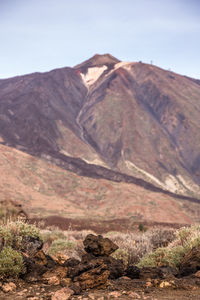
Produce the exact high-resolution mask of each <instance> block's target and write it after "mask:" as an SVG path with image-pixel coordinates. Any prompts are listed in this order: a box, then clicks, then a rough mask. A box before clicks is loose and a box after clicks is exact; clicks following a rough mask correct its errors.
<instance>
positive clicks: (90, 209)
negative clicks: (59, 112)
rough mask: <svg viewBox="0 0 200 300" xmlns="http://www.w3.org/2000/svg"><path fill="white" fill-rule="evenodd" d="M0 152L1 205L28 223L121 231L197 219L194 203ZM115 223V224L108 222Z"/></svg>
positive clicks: (5, 150) (13, 152)
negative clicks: (17, 207) (12, 205)
mask: <svg viewBox="0 0 200 300" xmlns="http://www.w3.org/2000/svg"><path fill="white" fill-rule="evenodd" d="M0 150H1V151H0V172H1V174H3V176H1V177H0V178H1V180H0V199H1V201H9V200H11V199H12V200H13V201H15V202H17V203H20V204H22V207H23V209H24V210H25V212H26V213H27V214H28V216H29V217H30V218H33V217H34V218H35V217H37V218H41V217H42V218H45V217H49V216H55V215H56V216H59V217H64V218H65V219H62V218H61V219H59V218H57V219H56V218H55V217H54V218H53V221H52V219H51V218H50V219H48V222H49V223H48V225H53V224H54V225H59V223H61V225H59V227H61V228H62V227H63V226H62V223H64V224H65V225H66V224H68V225H70V224H69V223H73V227H75V228H77V229H80V228H81V226H82V228H89V227H90V228H92V226H93V227H94V226H96V227H97V228H98V227H100V228H102V226H104V227H108V228H110V229H112V228H113V226H116V229H117V227H119V229H120V228H121V229H124V228H125V227H127V226H128V228H129V227H130V226H132V225H133V224H135V222H136V223H137V222H144V221H148V222H169V223H179V224H190V223H192V222H194V221H198V218H199V216H200V209H199V204H198V203H195V201H194V202H191V201H189V200H187V199H184V198H176V197H175V196H176V195H175V196H174V197H173V196H172V195H167V194H164V193H161V192H158V191H154V190H147V189H145V188H144V187H142V186H140V185H136V184H134V183H125V182H114V181H110V180H105V179H95V178H90V177H85V176H79V175H77V174H75V173H73V172H70V171H67V170H64V169H62V168H59V167H58V166H56V165H53V164H50V163H47V162H45V161H44V160H42V159H39V158H36V157H34V156H31V155H29V154H26V153H23V152H21V151H19V150H15V149H13V148H10V147H7V146H3V145H1V146H0ZM194 200H195V199H194ZM66 218H67V219H68V221H66ZM116 218H117V219H119V221H116V220H115V221H112V219H116ZM70 219H71V221H70ZM73 219H78V220H77V221H74V222H73V221H72V220H73ZM91 219H93V221H92V220H91ZM105 219H108V222H107V223H106V222H104V220H105ZM109 220H110V221H109ZM92 224H93V225H92ZM95 224H96V225H95ZM106 224H107V225H106ZM117 224H118V225H117ZM68 225H66V226H67V228H68ZM64 229H66V228H64ZM99 230H101V229H99Z"/></svg>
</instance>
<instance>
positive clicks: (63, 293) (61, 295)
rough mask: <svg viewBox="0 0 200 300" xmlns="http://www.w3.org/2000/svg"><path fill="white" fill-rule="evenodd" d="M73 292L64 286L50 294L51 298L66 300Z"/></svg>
mask: <svg viewBox="0 0 200 300" xmlns="http://www.w3.org/2000/svg"><path fill="white" fill-rule="evenodd" d="M73 294H74V291H73V290H71V289H69V288H68V287H64V288H62V289H60V290H57V291H56V292H55V293H54V294H53V295H52V296H51V300H67V299H69V298H70V297H71V296H72V295H73Z"/></svg>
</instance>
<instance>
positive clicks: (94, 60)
mask: <svg viewBox="0 0 200 300" xmlns="http://www.w3.org/2000/svg"><path fill="white" fill-rule="evenodd" d="M119 62H120V60H119V59H117V58H116V57H114V56H112V55H111V54H109V53H106V54H95V55H94V56H92V57H91V58H89V59H88V60H86V61H84V62H83V63H81V64H79V65H76V66H75V67H74V68H75V69H85V68H91V67H99V66H103V65H106V66H108V67H109V66H114V65H115V64H117V63H119Z"/></svg>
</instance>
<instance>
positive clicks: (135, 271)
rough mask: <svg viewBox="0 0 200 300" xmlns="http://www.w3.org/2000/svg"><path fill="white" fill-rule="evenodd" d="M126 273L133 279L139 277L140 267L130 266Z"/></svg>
mask: <svg viewBox="0 0 200 300" xmlns="http://www.w3.org/2000/svg"><path fill="white" fill-rule="evenodd" d="M125 275H126V276H127V277H129V278H131V279H139V278H140V269H139V268H138V267H136V266H128V267H127V269H126V274H125Z"/></svg>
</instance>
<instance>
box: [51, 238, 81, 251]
mask: <svg viewBox="0 0 200 300" xmlns="http://www.w3.org/2000/svg"><path fill="white" fill-rule="evenodd" d="M75 246H76V244H75V243H74V242H72V241H67V240H64V239H57V240H55V241H53V242H52V244H51V246H50V247H49V249H48V254H50V255H56V254H58V253H64V254H66V253H68V252H71V250H73V249H74V248H75Z"/></svg>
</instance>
